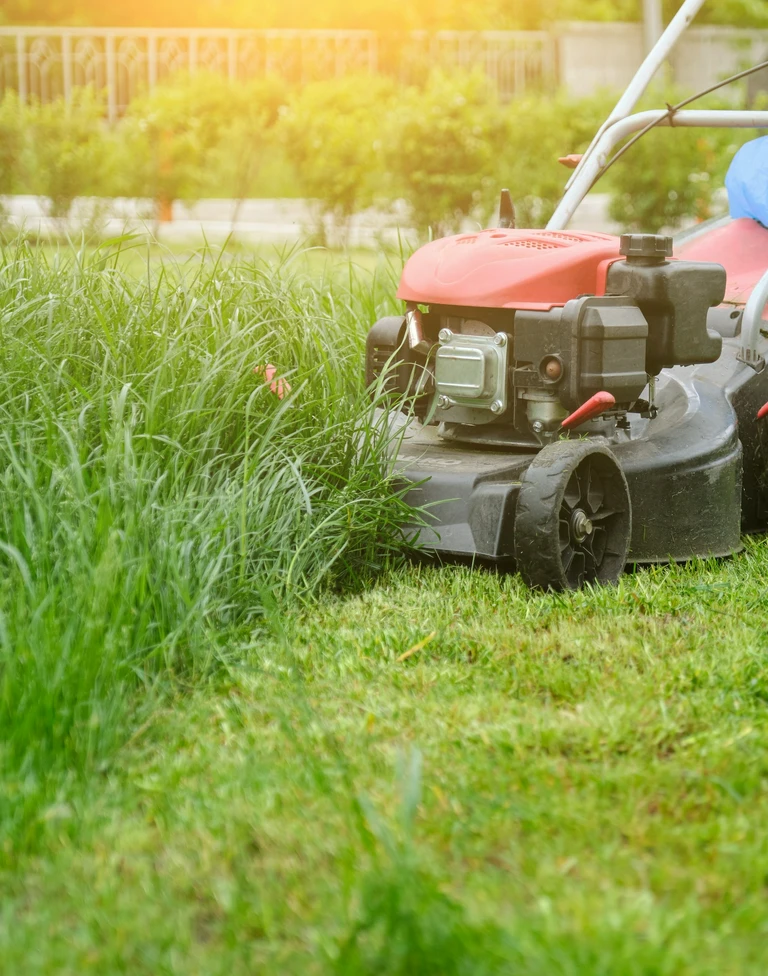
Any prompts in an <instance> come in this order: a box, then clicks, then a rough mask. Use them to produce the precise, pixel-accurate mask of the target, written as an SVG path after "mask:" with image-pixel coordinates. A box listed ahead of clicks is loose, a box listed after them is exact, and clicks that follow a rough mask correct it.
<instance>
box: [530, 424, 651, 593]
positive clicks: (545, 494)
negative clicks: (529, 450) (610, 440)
mask: <svg viewBox="0 0 768 976" xmlns="http://www.w3.org/2000/svg"><path fill="white" fill-rule="evenodd" d="M631 529H632V514H631V505H630V500H629V490H628V488H627V480H626V478H625V477H624V472H623V471H622V470H621V468H620V466H619V463H618V461H617V460H616V458H615V457H614V455H613V454H612V453H611V452H610V451H609V450H608V448H607V447H603V446H602V445H600V444H591V443H589V441H557V442H556V443H554V444H549V445H548V446H547V447H545V448H544V449H543V450H541V451H540V452H539V453H538V454H537V455H536V457H535V458H534V460H533V461H532V463H531V465H530V467H529V468H528V470H527V471H526V472H525V474H524V475H523V478H522V482H521V485H520V493H519V495H518V498H517V511H516V513H515V559H516V561H517V568H518V571H519V572H520V574H521V575H522V577H523V579H524V580H525V582H526V583H527V584H528V586H531V587H536V588H539V589H549V590H576V589H578V588H579V587H581V586H583V585H584V583H616V581H617V580H618V578H619V576H620V575H621V572H622V570H623V569H624V565H625V563H626V561H627V551H628V549H629V538H630V532H631Z"/></svg>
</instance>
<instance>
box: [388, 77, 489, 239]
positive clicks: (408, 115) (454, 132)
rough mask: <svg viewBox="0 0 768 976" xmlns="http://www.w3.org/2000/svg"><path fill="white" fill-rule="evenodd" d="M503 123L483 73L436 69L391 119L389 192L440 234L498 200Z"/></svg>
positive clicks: (422, 227) (410, 92) (411, 91)
mask: <svg viewBox="0 0 768 976" xmlns="http://www.w3.org/2000/svg"><path fill="white" fill-rule="evenodd" d="M504 136H505V126H504V117H503V114H502V111H501V109H500V106H499V103H498V98H497V95H496V91H495V89H494V88H492V86H491V85H490V83H489V82H488V80H487V78H486V77H485V75H483V74H481V73H479V72H475V73H472V74H467V73H462V72H457V73H454V74H451V75H448V74H445V73H443V72H442V71H434V72H432V74H431V75H430V77H429V80H428V82H427V85H426V87H425V89H424V90H421V89H418V88H411V89H409V90H407V91H405V92H404V93H403V94H402V96H401V97H400V99H399V100H398V102H397V106H396V108H395V110H394V111H393V112H392V115H391V117H390V119H389V124H388V126H387V137H386V140H385V145H384V151H385V156H386V162H387V168H388V171H389V174H390V181H391V185H392V192H394V194H395V195H398V194H399V195H402V196H404V197H405V198H406V199H407V200H408V202H409V204H410V207H411V214H412V219H413V222H414V223H415V225H416V227H417V228H418V229H419V230H420V231H421V232H422V233H425V232H426V231H428V230H429V229H430V228H431V229H432V231H433V233H434V234H436V235H438V236H440V235H442V234H445V233H448V232H449V231H450V230H451V229H454V228H456V227H457V226H458V225H459V224H460V223H461V220H462V219H463V218H464V217H467V216H469V215H470V214H472V213H474V212H476V211H477V212H478V215H483V214H484V213H487V212H488V211H489V210H490V207H491V201H492V200H493V199H494V198H495V193H496V189H497V187H496V183H495V181H494V176H495V173H496V172H497V171H498V157H499V154H500V152H501V149H502V146H503V144H504Z"/></svg>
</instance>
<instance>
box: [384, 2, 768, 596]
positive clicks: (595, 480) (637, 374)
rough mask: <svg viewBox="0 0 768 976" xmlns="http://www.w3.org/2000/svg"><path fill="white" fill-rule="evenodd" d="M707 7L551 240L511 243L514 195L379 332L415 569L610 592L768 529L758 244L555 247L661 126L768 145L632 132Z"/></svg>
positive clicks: (730, 240)
mask: <svg viewBox="0 0 768 976" xmlns="http://www.w3.org/2000/svg"><path fill="white" fill-rule="evenodd" d="M702 3H703V0H686V2H685V3H683V4H682V6H681V8H680V10H679V11H678V14H677V15H676V16H675V18H674V19H673V21H672V22H671V23H670V25H669V27H668V28H667V30H666V31H665V33H664V35H663V36H662V38H661V39H660V40H659V42H658V44H657V45H656V47H655V48H654V50H653V51H652V52H651V53H650V54H649V55H648V57H647V58H646V60H645V62H644V63H643V65H642V66H641V68H640V70H639V71H638V73H637V75H636V76H635V78H634V79H633V81H632V82H631V83H630V85H629V87H628V88H627V90H626V92H625V93H624V95H623V96H622V97H621V99H620V100H619V102H618V103H617V105H616V107H615V109H614V110H613V112H612V113H611V115H610V117H609V118H608V119H607V121H606V122H605V123H604V125H603V126H602V128H601V129H600V131H599V132H598V133H597V135H596V137H595V139H594V140H593V142H592V145H591V146H590V147H589V149H588V150H587V152H586V153H585V154H584V155H583V156H582V157H580V158H578V157H577V158H575V159H574V158H573V157H571V158H570V159H569V160H568V161H569V162H573V163H575V164H576V168H575V170H574V173H573V175H572V177H571V179H570V181H569V183H568V185H567V187H566V191H565V193H564V195H563V197H562V199H561V201H560V203H559V205H558V207H557V209H556V211H555V213H554V216H553V217H552V219H551V221H550V222H549V224H548V226H547V228H546V229H545V230H521V229H517V228H515V226H514V208H513V206H512V201H511V200H510V198H509V194H508V193H507V192H506V191H504V192H502V198H501V206H500V222H499V223H500V226H499V227H498V228H494V229H490V230H485V231H482V232H480V233H471V234H459V235H456V236H453V237H446V238H442V239H439V240H435V241H432V242H431V243H430V244H427V245H426V246H424V247H422V248H421V249H420V250H418V251H417V252H416V253H415V254H414V255H413V256H412V257H411V259H410V260H409V261H408V263H407V264H406V266H405V269H404V271H403V275H402V278H401V281H400V288H399V290H398V293H397V294H398V298H400V299H403V300H404V302H405V312H404V314H403V315H400V316H393V317H388V318H384V319H382V320H381V321H379V322H377V323H376V324H375V325H374V326H373V328H372V329H371V331H370V333H369V336H368V342H367V354H366V372H367V379H368V382H369V383H372V384H378V385H379V386H380V387H383V388H384V390H386V391H387V392H388V393H391V394H392V395H393V396H394V397H396V398H399V401H398V402H399V403H400V404H402V403H403V402H404V400H403V398H404V399H405V402H407V403H408V404H409V407H410V411H411V420H410V422H409V423H408V425H407V427H406V429H405V431H404V435H403V439H402V442H401V443H400V445H399V450H398V455H397V459H396V466H397V470H398V471H399V473H400V474H401V475H402V477H403V478H404V479H406V480H407V481H408V482H409V483H411V484H412V486H413V487H412V488H411V489H410V491H409V495H408V498H409V501H411V502H412V503H413V504H414V505H418V506H428V509H427V510H428V512H429V513H430V514H429V515H428V516H427V519H428V523H429V524H428V526H427V527H426V528H424V527H423V526H422V527H420V528H416V527H413V529H412V532H413V536H414V538H415V539H416V540H417V542H418V545H419V548H420V549H421V550H422V551H425V552H427V553H429V554H432V555H434V556H436V557H445V558H449V559H470V560H479V561H484V562H488V563H493V564H496V565H499V566H502V567H509V568H517V570H518V571H519V572H520V573H521V574H522V576H523V578H524V579H525V580H526V582H527V583H528V584H529V585H530V586H533V587H539V588H548V589H555V590H557V589H567V588H578V587H581V586H582V585H583V584H585V583H587V582H589V583H614V582H615V581H616V580H617V579H618V577H619V575H620V574H621V572H622V571H623V569H624V567H625V565H626V564H627V563H640V564H642V563H654V562H665V561H670V560H672V561H684V560H687V559H690V558H692V557H696V556H725V555H729V554H732V553H735V552H737V551H738V550H739V548H740V546H741V541H740V540H741V536H742V533H744V532H747V533H749V532H762V531H765V530H766V528H767V527H768V426H766V424H768V370H766V369H765V363H766V357H768V322H764V320H763V312H764V309H765V306H766V302H767V301H768V229H766V227H765V226H763V225H762V224H761V223H760V222H758V220H757V219H754V218H753V216H745V217H741V218H738V219H733V218H731V217H725V218H722V219H720V220H717V221H714V222H710V223H708V224H702V225H699V226H698V227H697V228H695V229H694V230H693V231H689V232H687V233H684V234H682V235H681V236H679V237H678V238H676V239H675V240H674V241H673V240H672V239H671V238H668V237H662V236H658V235H651V234H628V235H625V236H623V237H621V238H619V237H615V236H611V235H608V234H598V233H584V232H579V231H573V230H566V229H565V228H566V227H567V225H568V221H569V220H570V218H571V217H572V216H573V214H574V212H575V210H576V208H577V206H578V204H579V203H580V202H581V200H582V199H583V198H584V196H585V195H586V193H587V192H588V191H589V189H590V188H591V187H592V185H593V184H594V183H595V181H596V180H597V179H598V178H599V177H600V175H601V174H602V173H604V172H605V170H606V169H607V168H608V166H609V165H611V164H612V163H613V162H614V161H615V160H616V159H617V158H618V156H619V155H621V154H623V152H624V151H625V149H626V148H628V146H629V145H630V144H631V142H632V141H634V139H637V138H639V137H640V136H641V135H642V134H643V133H645V132H646V131H648V129H650V128H652V127H654V126H656V125H675V126H739V127H756V128H768V112H759V111H701V110H699V111H696V110H686V109H685V108H684V106H683V105H679V106H674V107H667V108H665V109H660V110H656V111H650V112H641V113H637V114H631V113H632V109H633V108H634V106H635V105H636V103H637V100H638V99H639V97H640V96H641V95H642V93H643V91H644V90H645V88H646V87H647V85H648V83H649V81H650V79H651V77H652V76H653V74H654V73H655V71H656V69H657V68H658V66H659V65H660V64H661V63H662V61H663V60H664V59H665V58H666V56H667V55H668V53H669V51H670V49H671V48H672V46H673V44H674V43H675V42H676V40H677V39H678V37H679V36H680V35H681V34H682V32H683V31H684V30H685V28H686V27H687V26H688V24H689V23H690V21H691V20H692V19H693V17H694V16H695V14H696V13H697V12H698V10H699V8H700V7H701V5H702ZM754 70H757V69H756V68H754V69H749V71H748V72H742V73H740V74H739V75H737V76H734V77H733V78H731V79H728V80H729V81H733V80H736V78H740V77H743V76H744V75H745V74H748V73H750V72H751V71H754ZM689 101H691V100H690V99H689V100H687V101H686V103H685V104H687V103H688V102H689ZM632 134H634V139H633V140H630V142H629V143H627V144H625V146H624V147H623V148H622V149H621V150H619V151H618V152H617V153H616V154H615V156H614V157H611V156H610V154H611V152H612V150H613V148H614V147H615V146H617V145H618V144H619V143H620V142H622V141H623V140H625V139H626V137H627V136H629V135H632ZM765 152H766V153H768V140H766V149H765ZM766 175H767V176H768V162H767V165H766ZM758 196H759V194H758ZM763 199H764V200H765V205H766V208H768V181H767V182H766V186H765V188H764V193H763Z"/></svg>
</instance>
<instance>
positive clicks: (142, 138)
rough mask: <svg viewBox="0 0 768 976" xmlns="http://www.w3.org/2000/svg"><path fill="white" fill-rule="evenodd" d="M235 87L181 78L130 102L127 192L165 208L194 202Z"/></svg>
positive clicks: (125, 143) (212, 79)
mask: <svg viewBox="0 0 768 976" xmlns="http://www.w3.org/2000/svg"><path fill="white" fill-rule="evenodd" d="M233 97H234V91H233V86H232V85H230V83H229V82H228V81H226V80H225V79H224V78H221V77H220V76H219V75H215V74H208V73H200V74H196V75H192V76H189V75H185V74H182V75H177V76H176V77H174V78H172V79H171V80H170V81H168V82H166V83H164V84H162V85H158V86H157V87H156V88H154V89H153V90H152V92H150V93H149V94H148V95H145V96H143V97H141V98H137V99H135V100H134V101H133V102H131V104H130V106H129V108H128V112H127V113H126V116H125V119H124V120H123V122H122V123H121V125H120V141H121V144H122V147H123V158H124V160H125V169H124V171H123V174H122V176H123V179H122V183H123V192H125V193H126V194H128V195H131V196H134V195H135V196H140V197H150V198H151V199H153V200H156V201H158V202H159V203H160V204H161V207H168V206H169V205H170V203H171V202H172V201H173V200H179V199H182V200H190V199H195V198H196V197H197V196H198V195H199V194H200V191H201V189H202V188H203V187H205V186H206V184H207V183H208V182H209V180H210V172H209V166H208V164H209V161H210V157H211V154H212V153H213V151H214V149H215V148H216V147H217V146H219V145H220V143H221V139H222V134H223V132H224V131H225V129H226V126H227V120H228V119H229V118H230V117H231V114H232V101H233Z"/></svg>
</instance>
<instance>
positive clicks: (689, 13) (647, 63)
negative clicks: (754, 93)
mask: <svg viewBox="0 0 768 976" xmlns="http://www.w3.org/2000/svg"><path fill="white" fill-rule="evenodd" d="M704 3H705V0H684V3H682V4H681V6H680V9H679V10H678V11H677V13H676V14H675V16H674V17H673V18H672V20H671V21H670V22H669V24H668V25H667V28H666V30H665V31H664V33H663V34H662V35H661V37H660V38H659V39H658V41H657V42H656V44H654V46H653V48H652V49H651V50H650V51H649V52H648V54H647V55H646V58H645V60H644V61H643V63H642V64H641V65H640V67H639V68H638V69H637V71H636V72H635V76H634V77H633V79H632V81H630V83H629V84H628V85H627V87H626V89H625V91H624V93H623V94H622V96H621V98H620V99H619V100H618V102H616V105H615V106H614V107H613V111H612V112H611V114H610V115H609V116H608V118H607V119H606V120H605V122H603V124H602V125H601V126H600V128H599V129H598V131H597V134H596V135H595V138H594V139H593V140H592V142H591V143H590V145H589V148H588V149H587V151H586V152H585V153H584V156H583V157H582V160H581V162H580V163H579V165H578V166H577V167H576V169H575V170H574V172H573V173H572V174H571V178H570V179H569V180H568V182H567V183H566V186H565V188H566V190H567V189H569V188H570V186H571V184H572V183H573V182H575V180H576V178H577V176H578V174H579V171H580V170H581V168H582V167H583V166H586V164H587V161H588V160H589V158H590V156H591V155H592V153H593V152H594V151H595V147H596V146H597V144H598V142H599V141H600V138H601V137H602V135H603V133H604V132H605V131H606V130H607V129H609V128H610V127H611V126H612V125H613V124H614V123H615V122H619V121H621V120H622V119H625V118H626V117H627V116H628V115H629V113H630V112H631V111H632V109H633V108H634V107H635V105H637V103H638V101H639V100H640V98H641V96H642V94H643V92H644V91H645V90H646V88H647V87H648V85H649V84H650V82H651V79H652V78H653V76H654V75H655V74H656V72H657V71H658V70H659V68H660V67H661V65H662V63H663V62H664V60H665V59H666V58H667V57H668V55H669V53H670V51H671V50H672V48H673V47H674V46H675V44H677V42H678V40H679V39H680V38H681V37H682V35H683V34H684V33H685V32H686V30H687V29H688V27H689V26H690V24H691V21H692V20H693V18H694V17H695V16H696V14H697V13H698V12H699V10H700V9H701V8H702V6H703V5H704Z"/></svg>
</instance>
